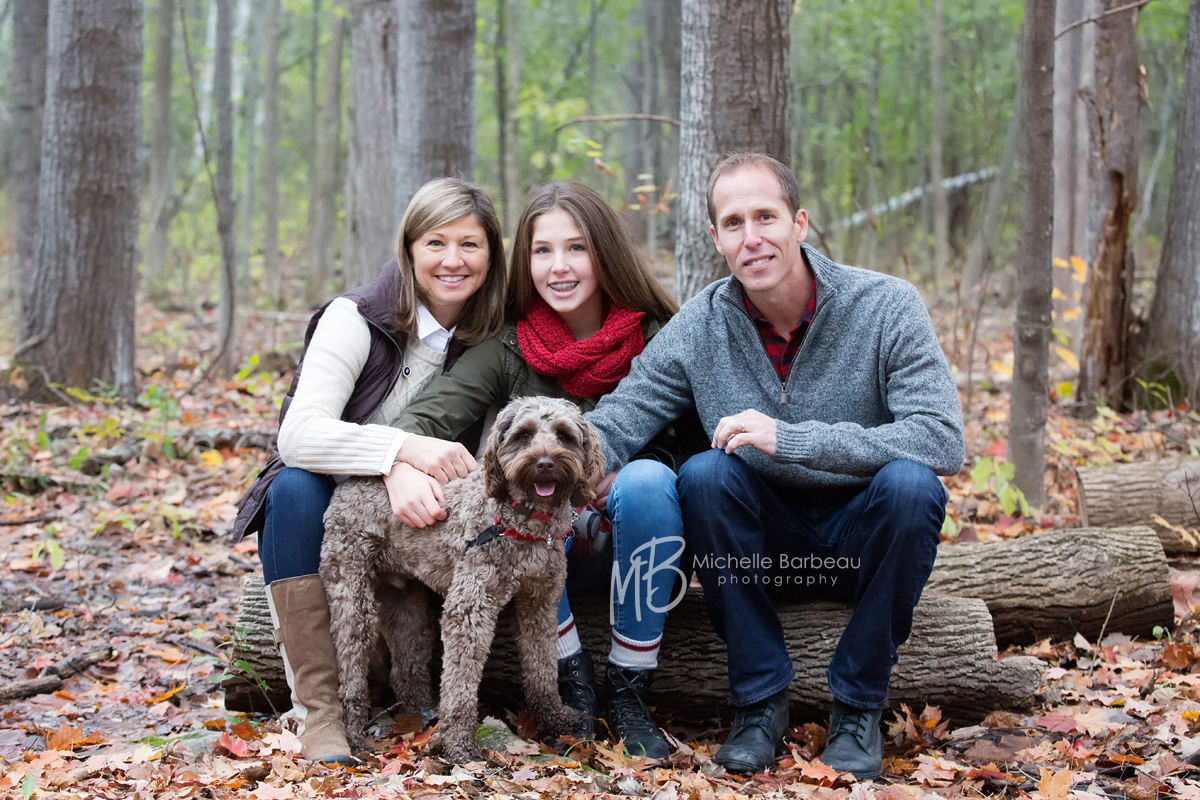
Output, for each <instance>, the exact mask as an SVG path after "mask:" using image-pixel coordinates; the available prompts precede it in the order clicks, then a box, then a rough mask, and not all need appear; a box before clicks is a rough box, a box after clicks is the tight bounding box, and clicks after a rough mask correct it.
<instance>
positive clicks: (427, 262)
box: [412, 214, 488, 330]
mask: <svg viewBox="0 0 1200 800" xmlns="http://www.w3.org/2000/svg"><path fill="white" fill-rule="evenodd" d="M412 262H413V272H414V274H415V277H416V281H417V285H418V286H420V287H421V289H422V290H424V292H425V297H426V298H427V305H428V307H429V311H430V312H431V313H432V314H433V316H434V319H436V320H437V321H438V322H439V323H441V325H442V327H443V328H446V329H447V330H449V329H450V328H453V327H454V326H455V325H456V324H458V318H459V315H461V314H462V310H463V306H465V305H466V304H467V300H469V299H471V295H473V294H475V292H476V291H478V290H479V288H480V287H481V286H483V281H484V279H485V278H486V277H487V272H488V244H487V233H486V232H485V231H484V230H483V226H482V225H480V224H479V219H478V218H477V217H476V216H475V215H474V214H468V215H467V216H465V217H459V218H458V219H456V220H454V221H453V222H450V223H447V224H445V225H442V226H440V227H437V228H434V229H432V230H430V231H426V232H425V233H424V234H422V235H421V236H418V237H417V239H416V241H414V242H413V243H412Z"/></svg>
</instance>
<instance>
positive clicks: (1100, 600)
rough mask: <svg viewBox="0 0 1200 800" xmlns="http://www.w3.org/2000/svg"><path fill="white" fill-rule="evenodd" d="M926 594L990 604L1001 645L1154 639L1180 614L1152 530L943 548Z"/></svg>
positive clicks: (1070, 533) (1067, 533)
mask: <svg viewBox="0 0 1200 800" xmlns="http://www.w3.org/2000/svg"><path fill="white" fill-rule="evenodd" d="M925 591H926V592H936V593H939V594H953V595H954V596H955V597H975V598H978V599H980V600H983V601H984V602H985V603H987V606H988V610H989V611H990V612H991V614H992V624H993V625H994V626H995V630H996V640H997V641H998V642H1000V643H1001V644H1012V643H1021V644H1024V643H1027V642H1031V641H1036V640H1037V639H1041V638H1043V637H1046V636H1054V637H1060V638H1069V637H1071V636H1073V635H1074V634H1076V633H1081V634H1083V635H1084V636H1085V637H1087V638H1088V639H1095V638H1097V637H1098V636H1099V634H1100V630H1101V629H1102V628H1103V629H1104V630H1106V631H1108V632H1109V633H1112V632H1115V631H1120V632H1122V633H1128V634H1131V635H1148V634H1149V633H1150V632H1151V630H1152V629H1153V628H1154V626H1155V625H1162V626H1164V627H1169V626H1170V625H1171V621H1172V618H1173V615H1174V611H1173V608H1172V605H1171V583H1170V577H1169V576H1168V574H1167V561H1166V557H1165V556H1164V555H1163V550H1162V547H1161V546H1160V545H1159V540H1158V537H1157V536H1155V534H1154V532H1153V531H1151V530H1150V529H1149V528H1146V527H1130V528H1112V529H1108V530H1105V529H1103V528H1095V529H1088V528H1082V529H1078V528H1077V529H1071V530H1062V531H1052V532H1049V533H1039V534H1033V535H1030V536H1022V537H1020V538H1018V539H1013V540H1011V541H991V542H969V543H968V542H964V543H963V544H956V545H942V546H941V547H939V548H938V555H937V561H936V562H935V563H934V567H933V574H932V575H931V576H930V578H929V582H928V583H927V584H926V585H925ZM1106 621H1107V626H1106V625H1105V622H1106Z"/></svg>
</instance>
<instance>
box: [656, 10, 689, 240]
mask: <svg viewBox="0 0 1200 800" xmlns="http://www.w3.org/2000/svg"><path fill="white" fill-rule="evenodd" d="M655 8H656V9H657V13H658V14H659V17H660V23H659V26H658V36H659V38H658V43H657V45H656V48H655V49H656V50H657V52H658V59H659V68H660V70H661V71H662V72H661V75H662V87H663V100H662V102H663V109H662V113H663V114H665V115H666V116H668V117H670V118H671V119H679V71H680V53H679V47H680V40H681V37H682V35H683V34H682V31H681V30H680V19H679V14H680V0H659V2H658V3H656V4H655ZM659 131H660V135H662V144H661V146H660V148H659V153H658V164H657V166H656V167H655V169H654V175H655V177H656V179H657V183H658V186H659V193H658V197H659V199H660V200H661V199H663V198H666V197H667V194H666V193H667V189H668V187H670V189H671V192H672V193H674V191H675V188H674V187H675V186H676V184H677V183H678V180H677V178H678V176H677V174H676V173H677V171H678V169H679V128H677V127H676V126H674V125H669V126H659ZM660 227H662V230H660V233H662V234H663V238H662V239H661V240H660V241H659V245H658V247H659V252H660V254H661V253H662V252H663V251H666V253H667V254H672V253H674V252H675V237H676V220H675V215H674V214H667V215H666V220H665V224H664V225H663V226H660Z"/></svg>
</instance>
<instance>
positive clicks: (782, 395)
mask: <svg viewBox="0 0 1200 800" xmlns="http://www.w3.org/2000/svg"><path fill="white" fill-rule="evenodd" d="M787 404H788V403H787V387H786V386H785V387H783V389H781V390H780V392H779V405H781V406H786V405H787Z"/></svg>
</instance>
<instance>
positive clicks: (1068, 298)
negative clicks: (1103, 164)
mask: <svg viewBox="0 0 1200 800" xmlns="http://www.w3.org/2000/svg"><path fill="white" fill-rule="evenodd" d="M1092 5H1093V0H1060V2H1059V4H1058V12H1057V21H1056V23H1055V28H1056V29H1059V30H1061V29H1062V28H1065V27H1066V26H1067V25H1070V24H1071V23H1073V22H1077V21H1078V20H1081V19H1085V18H1086V17H1089V16H1091V15H1092ZM1095 40H1096V26H1095V25H1084V26H1082V27H1079V28H1074V29H1073V30H1071V31H1069V32H1067V33H1066V34H1064V35H1063V36H1062V37H1060V38H1059V39H1058V40H1057V41H1056V42H1055V53H1054V258H1055V259H1056V260H1057V259H1061V261H1057V263H1058V264H1059V265H1060V268H1058V269H1055V270H1054V288H1056V289H1058V294H1057V298H1058V299H1057V300H1055V301H1054V316H1055V327H1057V328H1060V329H1061V330H1063V331H1065V332H1066V336H1067V342H1066V344H1065V345H1064V346H1065V347H1066V348H1067V349H1068V350H1070V351H1071V352H1072V353H1078V352H1079V345H1080V337H1081V335H1082V331H1083V315H1082V311H1083V306H1084V300H1085V298H1084V296H1083V281H1084V279H1083V276H1081V275H1079V273H1078V272H1077V271H1076V270H1074V269H1071V268H1070V262H1071V258H1072V257H1075V258H1077V259H1084V260H1086V258H1087V252H1088V250H1089V248H1088V242H1087V209H1088V181H1089V174H1088V127H1087V126H1088V106H1087V104H1086V103H1085V102H1084V101H1083V99H1082V97H1081V96H1080V94H1081V93H1083V94H1087V93H1089V92H1090V91H1091V89H1090V87H1091V85H1092V80H1093V77H1094V75H1093V63H1094V59H1095ZM1062 265H1066V266H1065V267H1064V266H1062Z"/></svg>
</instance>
